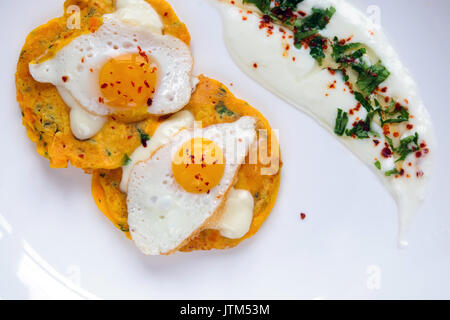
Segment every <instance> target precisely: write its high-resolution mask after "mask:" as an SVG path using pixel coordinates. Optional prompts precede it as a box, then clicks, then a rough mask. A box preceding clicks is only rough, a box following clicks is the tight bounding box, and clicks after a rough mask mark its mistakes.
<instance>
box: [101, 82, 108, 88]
mask: <svg viewBox="0 0 450 320" xmlns="http://www.w3.org/2000/svg"><path fill="white" fill-rule="evenodd" d="M107 86H108V84H107V83H103V84H102V85H101V86H100V88H102V89H105V88H106V87H107Z"/></svg>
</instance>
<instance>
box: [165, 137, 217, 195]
mask: <svg viewBox="0 0 450 320" xmlns="http://www.w3.org/2000/svg"><path fill="white" fill-rule="evenodd" d="M172 171H173V175H174V178H175V181H176V182H177V183H178V184H179V185H180V186H181V187H182V188H183V189H184V190H186V191H187V192H191V193H209V192H210V190H211V189H212V188H214V187H215V186H217V185H218V184H219V182H220V180H221V179H222V176H223V173H224V171H225V159H224V156H223V152H222V149H220V148H219V147H218V146H217V145H216V144H215V143H214V142H213V141H211V140H208V139H203V138H193V139H191V140H190V141H187V142H185V143H184V144H183V145H182V146H181V148H180V149H179V150H178V151H177V152H176V153H175V157H174V159H173V161H172Z"/></svg>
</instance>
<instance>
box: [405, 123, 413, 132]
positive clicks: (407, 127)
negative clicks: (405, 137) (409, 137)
mask: <svg viewBox="0 0 450 320" xmlns="http://www.w3.org/2000/svg"><path fill="white" fill-rule="evenodd" d="M412 128H414V126H413V125H412V124H409V123H408V124H407V125H406V129H408V130H411V129H412Z"/></svg>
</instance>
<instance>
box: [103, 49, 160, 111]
mask: <svg viewBox="0 0 450 320" xmlns="http://www.w3.org/2000/svg"><path fill="white" fill-rule="evenodd" d="M157 78H158V67H157V64H156V63H155V61H152V59H151V57H149V56H147V55H146V54H145V53H143V52H141V53H134V54H124V55H121V56H118V57H115V58H112V59H110V60H109V61H108V62H106V63H105V64H104V65H103V67H102V69H101V70H100V75H99V86H100V90H101V94H102V97H100V98H99V101H100V102H102V103H105V104H107V105H109V106H111V107H119V108H130V107H142V106H151V105H152V98H153V95H154V93H155V90H156V85H157Z"/></svg>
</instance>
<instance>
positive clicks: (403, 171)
mask: <svg viewBox="0 0 450 320" xmlns="http://www.w3.org/2000/svg"><path fill="white" fill-rule="evenodd" d="M399 174H400V176H403V175H404V174H405V170H403V168H401V169H400V173H399Z"/></svg>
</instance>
